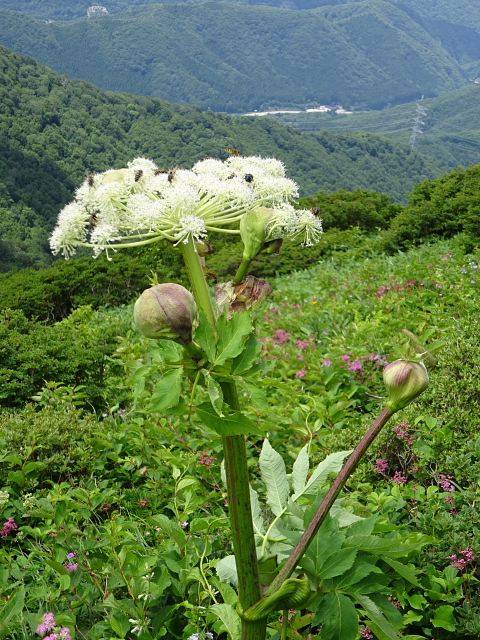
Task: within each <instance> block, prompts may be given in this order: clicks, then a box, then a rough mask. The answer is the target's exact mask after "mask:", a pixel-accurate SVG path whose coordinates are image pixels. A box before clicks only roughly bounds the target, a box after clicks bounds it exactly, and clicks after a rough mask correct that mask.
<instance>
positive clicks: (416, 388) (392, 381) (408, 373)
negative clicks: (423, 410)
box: [383, 360, 429, 412]
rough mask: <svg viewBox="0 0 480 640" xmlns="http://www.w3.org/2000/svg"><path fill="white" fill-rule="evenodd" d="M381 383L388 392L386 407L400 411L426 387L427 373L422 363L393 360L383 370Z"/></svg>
mask: <svg viewBox="0 0 480 640" xmlns="http://www.w3.org/2000/svg"><path fill="white" fill-rule="evenodd" d="M383 381H384V383H385V386H386V388H387V391H388V401H387V407H388V408H389V409H390V410H391V411H392V412H396V411H400V409H404V408H405V407H406V406H407V405H409V404H410V402H412V400H415V398H416V397H417V396H419V395H420V394H421V393H423V391H425V389H426V388H427V387H428V384H429V379H428V372H427V370H426V368H425V365H424V364H423V362H410V361H409V360H395V362H391V363H390V364H387V366H386V367H385V369H384V370H383Z"/></svg>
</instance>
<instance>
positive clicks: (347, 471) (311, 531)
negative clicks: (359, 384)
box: [265, 408, 395, 595]
mask: <svg viewBox="0 0 480 640" xmlns="http://www.w3.org/2000/svg"><path fill="white" fill-rule="evenodd" d="M394 413H395V412H394V411H392V410H391V409H389V408H385V409H384V410H383V411H382V413H381V414H380V415H379V416H378V418H377V419H376V420H375V422H374V423H373V425H372V426H371V428H370V430H369V431H367V433H366V434H365V435H364V436H363V438H362V439H361V441H360V442H359V444H358V445H357V447H356V448H355V450H354V452H353V453H352V455H351V456H350V458H349V459H348V460H347V462H346V463H345V465H344V466H343V468H342V470H341V471H340V473H339V474H338V476H337V478H336V479H335V482H334V483H333V484H332V486H331V488H330V491H329V492H328V493H327V495H326V496H325V498H324V499H323V501H322V504H321V505H320V506H319V508H318V510H317V512H316V514H315V515H314V516H313V519H312V521H311V522H310V524H309V525H308V527H307V528H306V529H305V533H304V534H303V536H302V537H301V538H300V540H299V542H298V543H297V546H296V547H295V549H294V550H293V551H292V554H291V556H290V557H289V558H288V560H287V562H286V563H285V564H284V565H283V567H282V569H281V570H280V572H279V574H278V575H277V577H276V578H275V580H274V581H273V582H272V584H271V585H270V586H269V587H268V589H267V591H266V593H265V595H270V594H272V593H275V591H277V590H278V589H279V588H280V587H281V586H282V584H283V582H284V581H285V580H287V578H290V576H291V575H292V573H293V571H294V570H295V568H296V566H297V565H298V563H299V562H300V560H301V559H302V557H303V554H304V553H305V551H306V550H307V548H308V545H309V544H310V543H311V542H312V540H313V538H314V537H315V536H316V535H317V532H318V530H319V529H320V527H321V525H322V523H323V521H324V520H325V518H326V517H327V515H328V512H329V511H330V509H331V507H332V505H333V503H334V502H335V500H336V499H337V496H338V494H339V493H340V491H341V490H342V488H343V486H344V484H345V482H346V481H347V480H348V478H349V477H350V475H351V474H352V473H353V472H354V471H355V469H356V468H357V466H358V463H359V462H360V460H361V459H362V457H363V456H364V454H365V452H366V450H367V449H368V447H369V446H370V445H371V444H372V442H373V441H374V440H375V438H376V437H377V436H378V434H379V433H380V431H381V430H382V428H383V427H384V426H385V424H386V423H387V421H388V420H389V418H391V417H392V415H393V414H394Z"/></svg>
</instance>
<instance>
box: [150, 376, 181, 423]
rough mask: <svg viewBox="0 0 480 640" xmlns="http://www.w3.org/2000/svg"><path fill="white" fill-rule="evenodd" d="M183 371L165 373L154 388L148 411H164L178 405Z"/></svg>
mask: <svg viewBox="0 0 480 640" xmlns="http://www.w3.org/2000/svg"><path fill="white" fill-rule="evenodd" d="M182 373H183V369H181V368H178V369H172V370H171V371H169V372H168V373H166V374H165V375H164V376H163V378H162V379H161V380H160V381H159V382H158V383H157V385H156V386H155V390H154V392H153V394H152V399H151V401H150V405H149V407H148V410H149V411H152V412H157V411H164V410H165V409H169V408H170V407H174V406H175V405H176V404H178V400H179V398H180V392H181V388H182V384H181V383H182Z"/></svg>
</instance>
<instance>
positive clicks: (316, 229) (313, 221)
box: [292, 210, 323, 247]
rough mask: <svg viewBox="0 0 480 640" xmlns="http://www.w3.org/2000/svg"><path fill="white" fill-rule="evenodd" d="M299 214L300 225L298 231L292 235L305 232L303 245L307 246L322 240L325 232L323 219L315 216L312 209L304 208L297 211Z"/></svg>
mask: <svg viewBox="0 0 480 640" xmlns="http://www.w3.org/2000/svg"><path fill="white" fill-rule="evenodd" d="M297 214H298V227H297V231H296V233H295V234H294V235H293V236H292V237H298V236H299V235H302V234H303V237H304V240H303V243H302V244H303V245H304V246H305V247H311V246H313V245H314V244H317V242H320V238H321V235H322V233H323V229H322V221H321V220H320V218H318V217H317V216H314V215H313V213H312V212H311V211H307V210H302V211H297Z"/></svg>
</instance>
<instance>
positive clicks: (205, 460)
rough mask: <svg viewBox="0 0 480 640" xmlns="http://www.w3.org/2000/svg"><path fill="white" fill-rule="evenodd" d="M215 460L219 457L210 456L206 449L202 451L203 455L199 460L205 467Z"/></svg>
mask: <svg viewBox="0 0 480 640" xmlns="http://www.w3.org/2000/svg"><path fill="white" fill-rule="evenodd" d="M215 460H217V458H214V457H213V456H212V457H209V456H208V453H205V451H203V452H202V457H201V458H200V460H199V461H198V464H200V465H203V466H205V467H210V466H211V465H212V464H213V463H214V462H215Z"/></svg>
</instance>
